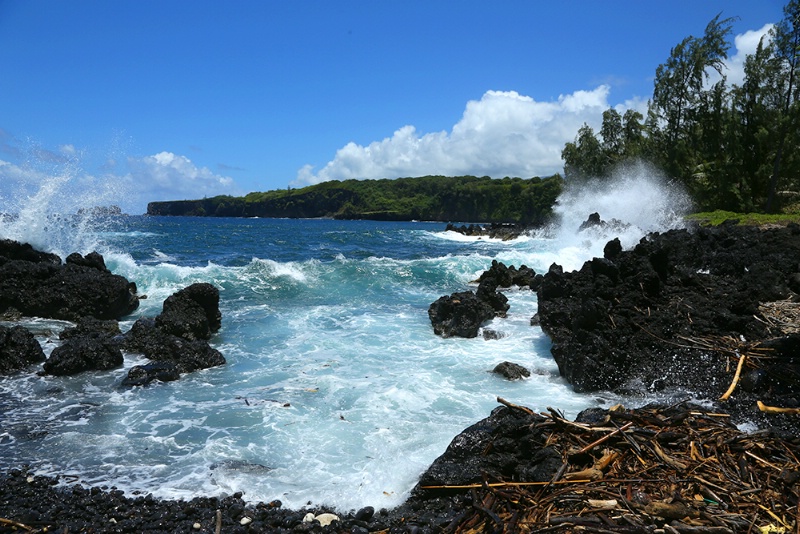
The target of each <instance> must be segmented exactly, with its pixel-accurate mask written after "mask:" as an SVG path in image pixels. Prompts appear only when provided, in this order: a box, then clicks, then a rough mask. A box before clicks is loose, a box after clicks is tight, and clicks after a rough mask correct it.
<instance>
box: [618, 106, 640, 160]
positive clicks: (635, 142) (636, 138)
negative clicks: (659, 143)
mask: <svg viewBox="0 0 800 534" xmlns="http://www.w3.org/2000/svg"><path fill="white" fill-rule="evenodd" d="M643 120H644V117H643V116H642V114H641V113H639V112H638V111H636V110H635V109H629V110H627V111H625V114H624V115H623V116H622V143H623V146H624V152H625V158H636V157H639V155H641V153H642V150H643V148H644V142H645V138H644V125H643V124H642V121H643Z"/></svg>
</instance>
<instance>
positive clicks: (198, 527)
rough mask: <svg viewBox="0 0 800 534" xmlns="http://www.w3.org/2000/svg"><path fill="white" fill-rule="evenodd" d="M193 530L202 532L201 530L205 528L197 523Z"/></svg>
mask: <svg viewBox="0 0 800 534" xmlns="http://www.w3.org/2000/svg"><path fill="white" fill-rule="evenodd" d="M192 528H193V529H195V530H200V529H201V528H203V526H202V525H201V524H200V523H195V524H194V525H192Z"/></svg>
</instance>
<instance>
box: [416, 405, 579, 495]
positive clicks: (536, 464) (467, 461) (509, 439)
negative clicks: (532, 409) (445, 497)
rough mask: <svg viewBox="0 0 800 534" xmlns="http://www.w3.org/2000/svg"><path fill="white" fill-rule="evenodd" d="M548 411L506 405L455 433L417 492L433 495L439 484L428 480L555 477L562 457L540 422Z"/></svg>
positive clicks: (449, 483)
mask: <svg viewBox="0 0 800 534" xmlns="http://www.w3.org/2000/svg"><path fill="white" fill-rule="evenodd" d="M544 420H545V418H544V417H542V416H541V415H538V414H528V413H526V412H524V411H521V410H515V409H511V408H507V407H499V408H495V409H494V410H493V411H492V413H491V415H490V416H489V417H487V418H486V419H483V420H481V421H479V422H477V423H475V424H474V425H472V426H470V427H469V428H467V429H466V430H464V431H463V432H461V433H460V434H459V435H458V436H456V437H455V438H453V441H451V442H450V445H449V446H448V447H447V450H446V451H445V452H444V454H442V455H441V456H440V457H439V458H437V459H436V460H435V461H434V462H433V464H431V466H430V467H429V468H428V469H427V471H425V472H424V473H423V474H422V476H421V477H420V479H419V482H418V484H417V486H416V487H415V488H414V490H413V491H412V498H414V497H419V496H422V495H425V496H428V497H430V496H431V494H435V493H436V492H437V490H435V489H433V490H430V489H423V486H456V485H466V484H474V483H477V482H481V481H482V480H485V479H486V478H488V479H490V480H524V481H526V482H544V481H548V480H551V479H552V478H553V475H555V473H556V472H557V471H558V469H559V468H560V467H561V464H562V463H563V459H562V458H561V455H560V454H559V453H557V452H556V451H555V450H553V449H552V448H550V447H546V442H547V435H548V433H549V432H548V431H547V430H546V429H545V428H544V427H543V425H539V424H537V423H542V422H543V421H544Z"/></svg>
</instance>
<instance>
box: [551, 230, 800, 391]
mask: <svg viewBox="0 0 800 534" xmlns="http://www.w3.org/2000/svg"><path fill="white" fill-rule="evenodd" d="M798 258H800V226H797V225H789V226H788V227H785V228H772V229H759V228H756V227H737V226H733V225H722V226H720V227H716V228H697V229H695V230H693V231H689V230H672V231H669V232H665V233H663V234H652V235H649V236H647V237H646V238H643V239H642V240H641V241H640V243H639V244H638V245H636V246H635V247H634V248H633V250H628V251H622V250H621V247H620V246H619V243H618V241H617V240H614V241H611V242H609V243H608V245H606V247H605V251H604V258H595V259H593V260H591V261H588V262H586V263H585V264H584V265H583V267H582V268H581V269H580V270H578V271H574V272H569V273H565V272H563V269H561V268H560V267H559V266H557V265H554V266H552V267H551V268H550V270H549V272H548V273H547V274H546V275H545V276H544V280H543V282H542V284H541V286H540V287H539V291H538V297H539V303H538V305H539V309H538V316H539V319H540V323H541V326H542V329H543V330H544V332H545V333H546V334H547V335H548V336H549V337H550V339H551V341H552V342H553V344H552V348H551V351H552V354H553V357H554V359H555V360H556V363H557V364H558V368H559V371H560V373H561V375H562V376H563V377H565V378H566V379H567V381H569V382H570V383H571V384H572V385H573V387H574V388H575V389H576V390H578V391H595V390H604V389H610V390H617V391H619V392H630V391H641V390H643V389H644V390H648V389H650V390H656V389H665V388H673V389H678V388H688V389H690V390H692V391H696V392H699V393H702V394H703V395H704V396H707V397H712V398H715V397H719V395H721V394H722V393H723V392H724V391H725V390H726V389H727V388H728V386H729V385H730V381H731V378H732V377H731V373H730V365H729V363H730V362H729V361H728V358H727V356H725V353H724V352H717V351H709V350H708V349H703V348H702V347H700V346H697V345H693V342H692V341H691V340H693V339H703V338H707V339H720V338H727V339H732V340H734V341H736V342H741V343H750V344H757V342H759V341H764V342H766V341H767V340H769V339H773V338H776V337H780V335H781V333H780V331H778V330H776V329H775V328H774V327H769V326H768V325H767V321H765V320H764V319H763V318H762V317H761V311H760V309H759V304H760V303H764V302H771V301H783V300H784V299H786V298H787V297H789V296H790V295H791V294H792V291H791V289H790V288H791V285H792V276H793V274H794V273H796V272H798ZM783 343H787V346H792V345H791V342H790V341H784V342H783ZM773 355H774V356H775V357H774V358H771V359H768V360H763V361H760V362H759V366H761V367H762V368H763V369H764V370H765V371H766V372H767V374H768V376H769V380H765V378H764V377H759V376H753V377H750V378H748V380H749V383H748V385H747V388H748V389H751V390H760V391H762V392H764V394H767V393H769V394H770V395H781V394H782V395H788V394H796V393H797V392H800V363H798V361H797V359H798V358H800V354H799V353H798V352H797V351H793V350H785V351H775V352H774V353H773ZM779 392H783V393H779ZM742 398H743V399H744V397H742ZM732 402H734V401H732ZM742 402H744V400H742ZM747 402H750V404H751V405H754V404H755V402H754V399H750V400H748V401H747Z"/></svg>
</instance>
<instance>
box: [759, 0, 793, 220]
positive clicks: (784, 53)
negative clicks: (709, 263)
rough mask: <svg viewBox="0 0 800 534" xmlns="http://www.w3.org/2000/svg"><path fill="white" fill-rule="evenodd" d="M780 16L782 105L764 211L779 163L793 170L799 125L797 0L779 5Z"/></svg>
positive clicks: (777, 176)
mask: <svg viewBox="0 0 800 534" xmlns="http://www.w3.org/2000/svg"><path fill="white" fill-rule="evenodd" d="M783 15H784V16H783V20H781V22H780V23H778V25H777V26H775V31H774V43H775V57H776V59H777V61H778V62H779V64H780V68H781V70H782V71H783V74H784V83H783V84H782V89H783V91H782V94H783V95H784V98H783V105H782V106H781V112H780V116H779V124H778V128H779V131H780V135H779V139H778V147H777V150H776V151H775V159H774V163H773V169H772V176H771V178H770V183H769V193H768V197H767V206H766V207H767V211H773V209H774V207H775V204H776V201H775V195H776V193H777V190H778V184H779V183H780V176H781V170H782V167H785V168H787V169H789V170H790V172H792V173H795V175H796V173H797V171H798V167H797V163H798V162H797V146H798V137H797V131H798V129H800V120H798V115H800V110H798V106H799V105H800V98H798V97H800V87H798V86H800V84H798V80H797V76H798V74H799V73H798V68H799V67H800V0H790V2H789V3H788V4H786V6H785V7H784V8H783ZM787 145H788V146H790V147H791V148H793V149H794V150H792V151H791V152H790V153H789V154H787V156H788V157H787V158H786V159H787V160H788V161H784V149H785V148H786V146H787Z"/></svg>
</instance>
